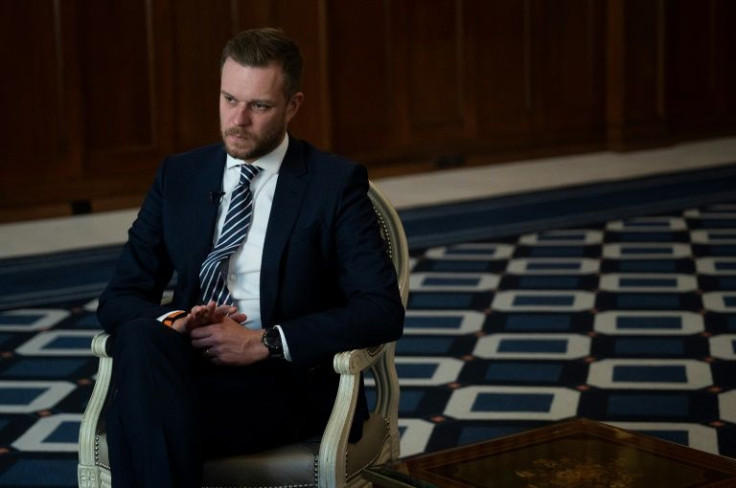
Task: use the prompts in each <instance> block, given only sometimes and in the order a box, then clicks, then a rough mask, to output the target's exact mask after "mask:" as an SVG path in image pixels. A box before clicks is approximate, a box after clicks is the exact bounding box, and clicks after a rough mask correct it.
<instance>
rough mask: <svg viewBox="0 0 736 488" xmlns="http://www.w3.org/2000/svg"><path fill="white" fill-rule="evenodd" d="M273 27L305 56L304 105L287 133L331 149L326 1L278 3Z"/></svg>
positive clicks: (274, 6) (275, 4)
mask: <svg viewBox="0 0 736 488" xmlns="http://www.w3.org/2000/svg"><path fill="white" fill-rule="evenodd" d="M272 9H273V10H272V15H273V18H272V22H273V25H277V26H279V27H282V28H283V29H284V31H285V32H286V33H287V34H289V35H290V36H291V37H293V38H294V40H295V41H296V42H297V43H298V44H299V48H300V49H301V52H302V56H303V57H304V79H303V80H302V88H303V91H304V105H303V106H302V108H301V109H300V111H299V114H297V116H296V117H295V118H294V120H293V121H292V122H291V125H290V128H289V129H290V131H291V132H292V133H293V134H294V135H295V136H296V137H299V138H302V139H306V140H308V141H310V142H311V143H313V144H316V145H317V146H319V147H322V148H326V149H330V148H331V146H332V137H331V132H332V130H331V120H330V104H331V92H330V90H329V81H328V76H329V64H328V63H329V45H328V43H329V39H328V24H327V5H326V0H278V1H274V2H273V7H272Z"/></svg>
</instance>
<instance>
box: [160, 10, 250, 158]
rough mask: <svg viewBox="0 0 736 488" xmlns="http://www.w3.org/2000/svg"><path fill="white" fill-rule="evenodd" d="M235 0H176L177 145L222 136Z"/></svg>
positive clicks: (197, 143) (181, 146)
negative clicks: (224, 60)
mask: <svg viewBox="0 0 736 488" xmlns="http://www.w3.org/2000/svg"><path fill="white" fill-rule="evenodd" d="M237 7H239V5H238V4H235V3H234V2H232V1H217V2H202V1H200V0H177V1H176V2H174V4H173V9H174V11H173V13H174V18H175V19H176V21H175V23H174V40H175V42H174V71H175V76H174V85H173V92H174V96H175V103H174V107H173V110H174V114H175V117H174V120H175V122H174V123H175V128H176V150H177V151H184V150H188V149H192V148H194V147H198V146H202V145H205V144H212V143H214V142H218V141H220V140H221V137H220V116H219V96H220V55H221V54H222V49H223V47H224V46H225V43H226V42H227V41H228V39H230V37H231V36H232V35H233V34H234V33H235V32H236V23H237V22H236V19H235V14H237V12H238V10H236V8H237Z"/></svg>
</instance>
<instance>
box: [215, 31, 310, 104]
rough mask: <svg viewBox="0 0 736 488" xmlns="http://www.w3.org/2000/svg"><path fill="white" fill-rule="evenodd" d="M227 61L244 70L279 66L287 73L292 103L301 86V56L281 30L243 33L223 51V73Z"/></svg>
mask: <svg viewBox="0 0 736 488" xmlns="http://www.w3.org/2000/svg"><path fill="white" fill-rule="evenodd" d="M227 58H233V61H235V62H237V63H238V64H241V65H243V66H256V67H264V66H268V65H269V64H271V63H273V62H276V63H278V64H280V65H281V69H282V70H283V72H284V94H285V95H286V99H287V100H290V99H291V97H293V96H294V94H296V93H297V92H298V91H299V90H300V89H301V85H302V65H303V63H304V61H303V60H302V53H301V52H300V51H299V46H297V44H296V42H294V40H293V39H291V38H290V37H288V36H287V35H286V34H285V33H284V31H282V30H281V29H276V28H272V27H266V28H262V29H249V30H246V31H243V32H240V33H238V34H236V35H235V37H233V38H232V39H230V40H229V41H228V42H227V44H225V48H224V49H223V50H222V57H221V58H220V69H222V67H223V66H224V65H225V61H227Z"/></svg>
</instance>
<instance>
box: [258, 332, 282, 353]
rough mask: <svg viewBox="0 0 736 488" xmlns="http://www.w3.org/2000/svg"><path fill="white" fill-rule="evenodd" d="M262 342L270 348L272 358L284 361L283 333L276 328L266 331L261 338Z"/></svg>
mask: <svg viewBox="0 0 736 488" xmlns="http://www.w3.org/2000/svg"><path fill="white" fill-rule="evenodd" d="M261 342H262V343H263V345H264V346H266V347H267V348H268V352H269V354H268V356H269V357H270V358H273V359H283V357H284V345H283V344H282V342H281V332H279V330H278V329H277V328H276V327H271V328H270V329H266V330H265V331H264V332H263V335H262V336H261Z"/></svg>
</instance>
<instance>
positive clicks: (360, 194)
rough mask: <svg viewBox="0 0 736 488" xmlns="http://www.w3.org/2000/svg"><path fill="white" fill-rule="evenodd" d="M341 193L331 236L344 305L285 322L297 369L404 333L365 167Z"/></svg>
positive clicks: (356, 171) (350, 178) (401, 310)
mask: <svg viewBox="0 0 736 488" xmlns="http://www.w3.org/2000/svg"><path fill="white" fill-rule="evenodd" d="M338 188H339V189H338V194H337V196H336V199H335V201H336V204H335V208H334V218H333V220H332V226H331V228H330V229H329V232H330V233H331V237H330V239H331V240H332V244H333V248H334V259H335V261H336V264H335V269H336V275H337V282H338V283H337V286H338V288H339V294H340V295H341V297H342V303H341V304H340V306H336V307H332V308H329V309H328V310H325V311H319V312H317V313H311V314H306V315H305V316H302V317H298V318H295V319H293V320H287V321H284V322H282V323H281V327H282V329H283V331H284V334H285V337H286V339H287V342H288V344H289V349H290V353H291V357H292V360H293V362H294V363H295V364H296V365H303V366H310V365H314V364H317V363H324V362H329V361H331V359H332V357H333V356H334V354H336V353H338V352H340V351H345V350H350V349H357V348H363V347H369V346H374V345H378V344H381V343H384V342H390V341H394V340H396V339H398V338H399V337H400V336H401V334H402V331H403V321H404V307H403V305H402V303H401V298H400V295H399V290H398V285H397V279H396V272H395V270H394V267H393V265H392V263H391V260H390V258H389V257H388V254H387V253H386V250H385V244H384V242H383V240H382V239H381V236H380V232H379V228H378V223H377V219H376V214H375V212H374V211H373V207H372V204H371V202H370V199H369V198H368V196H367V192H368V175H367V172H366V170H365V168H363V167H362V166H357V165H355V166H352V167H351V170H350V171H349V174H348V177H347V178H345V181H344V182H343V183H342V184H341V185H340V186H339V187H338Z"/></svg>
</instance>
